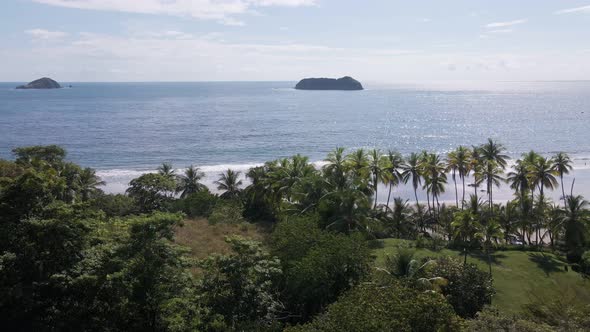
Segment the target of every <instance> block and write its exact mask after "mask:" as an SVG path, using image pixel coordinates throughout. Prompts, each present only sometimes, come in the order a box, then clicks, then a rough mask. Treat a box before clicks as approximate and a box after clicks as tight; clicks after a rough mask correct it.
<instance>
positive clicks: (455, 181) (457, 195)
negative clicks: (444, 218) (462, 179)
mask: <svg viewBox="0 0 590 332" xmlns="http://www.w3.org/2000/svg"><path fill="white" fill-rule="evenodd" d="M453 173H454V171H453ZM453 182H454V183H455V203H456V206H457V208H458V207H459V192H458V191H457V179H456V178H455V174H453Z"/></svg>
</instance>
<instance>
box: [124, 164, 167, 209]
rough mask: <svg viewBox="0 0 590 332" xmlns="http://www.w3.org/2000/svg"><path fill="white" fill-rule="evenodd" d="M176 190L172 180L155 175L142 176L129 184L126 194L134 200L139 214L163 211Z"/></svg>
mask: <svg viewBox="0 0 590 332" xmlns="http://www.w3.org/2000/svg"><path fill="white" fill-rule="evenodd" d="M175 190H176V182H175V181H174V179H172V178H170V177H167V176H164V175H161V174H156V173H147V174H143V175H141V176H140V177H138V178H135V179H133V180H131V182H129V188H128V189H127V193H128V194H129V196H130V197H132V198H134V199H135V200H136V201H137V204H138V205H139V209H140V210H141V212H151V211H158V210H163V209H164V208H165V207H166V205H167V204H168V203H169V201H170V200H171V198H172V194H173V193H174V191H175Z"/></svg>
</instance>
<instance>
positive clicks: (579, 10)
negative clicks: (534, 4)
mask: <svg viewBox="0 0 590 332" xmlns="http://www.w3.org/2000/svg"><path fill="white" fill-rule="evenodd" d="M571 13H590V5H588V6H582V7H575V8H567V9H562V10H558V11H556V12H555V14H558V15H559V14H571Z"/></svg>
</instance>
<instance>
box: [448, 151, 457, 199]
mask: <svg viewBox="0 0 590 332" xmlns="http://www.w3.org/2000/svg"><path fill="white" fill-rule="evenodd" d="M458 169H459V166H458V161H457V152H456V151H451V152H449V153H448V154H447V171H450V172H451V178H452V179H453V183H454V185H455V205H456V206H457V207H459V192H458V191H457V177H456V175H457V171H458Z"/></svg>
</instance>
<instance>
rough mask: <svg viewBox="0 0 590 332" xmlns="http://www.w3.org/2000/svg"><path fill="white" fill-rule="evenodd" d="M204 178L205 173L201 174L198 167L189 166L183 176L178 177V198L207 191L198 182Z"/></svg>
mask: <svg viewBox="0 0 590 332" xmlns="http://www.w3.org/2000/svg"><path fill="white" fill-rule="evenodd" d="M203 177H205V173H203V172H201V171H200V169H199V168H198V167H194V166H193V165H190V166H189V167H188V168H187V169H185V170H184V174H182V175H180V176H179V177H178V187H177V189H176V191H177V192H179V193H180V198H185V197H187V196H189V195H190V194H194V193H196V192H200V191H202V190H207V187H206V186H205V185H204V184H202V183H201V182H200V181H201V179H203Z"/></svg>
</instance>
